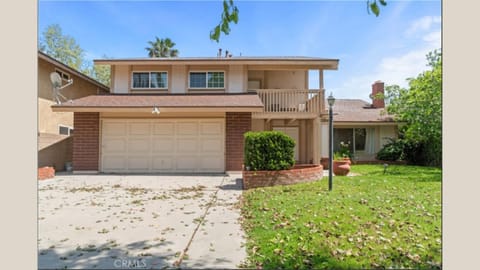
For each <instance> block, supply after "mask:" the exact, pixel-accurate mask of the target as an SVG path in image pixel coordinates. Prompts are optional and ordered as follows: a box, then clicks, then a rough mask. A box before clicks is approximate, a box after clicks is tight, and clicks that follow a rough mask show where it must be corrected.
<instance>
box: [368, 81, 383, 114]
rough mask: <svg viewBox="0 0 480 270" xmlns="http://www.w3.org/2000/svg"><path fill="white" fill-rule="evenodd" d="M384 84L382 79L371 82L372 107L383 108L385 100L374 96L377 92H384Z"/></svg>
mask: <svg viewBox="0 0 480 270" xmlns="http://www.w3.org/2000/svg"><path fill="white" fill-rule="evenodd" d="M384 87H385V84H384V83H383V82H382V81H376V82H374V83H373V84H372V94H371V96H370V97H371V98H372V107H374V108H385V100H384V98H383V96H382V97H377V98H375V96H376V95H378V94H382V95H383V94H385V91H384Z"/></svg>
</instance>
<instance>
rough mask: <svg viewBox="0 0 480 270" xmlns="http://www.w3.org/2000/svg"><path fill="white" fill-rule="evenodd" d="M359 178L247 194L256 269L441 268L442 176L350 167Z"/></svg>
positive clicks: (250, 263)
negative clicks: (329, 188)
mask: <svg viewBox="0 0 480 270" xmlns="http://www.w3.org/2000/svg"><path fill="white" fill-rule="evenodd" d="M352 173H353V174H355V175H356V176H351V177H334V179H333V191H331V192H329V191H328V177H324V178H323V179H322V180H321V181H318V182H314V183H305V184H297V185H291V186H276V187H269V188H258V189H252V190H248V191H245V192H244V194H243V200H242V206H241V207H242V216H243V226H244V229H245V231H246V234H247V238H248V240H247V252H248V260H247V262H246V264H245V267H251V268H260V267H261V268H266V269H278V268H286V269H293V268H302V269H312V268H316V269H318V268H330V269H331V268H356V269H358V268H361V269H365V268H396V269H398V268H429V269H431V268H441V252H442V250H441V244H442V243H441V237H442V231H441V224H442V213H441V202H442V201H441V179H442V172H441V170H440V169H437V168H426V167H414V166H394V165H391V166H389V167H388V169H387V172H386V174H384V169H383V166H382V165H353V166H352Z"/></svg>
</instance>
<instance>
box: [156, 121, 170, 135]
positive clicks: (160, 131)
mask: <svg viewBox="0 0 480 270" xmlns="http://www.w3.org/2000/svg"><path fill="white" fill-rule="evenodd" d="M153 135H170V136H174V135H175V123H174V122H167V123H154V124H153Z"/></svg>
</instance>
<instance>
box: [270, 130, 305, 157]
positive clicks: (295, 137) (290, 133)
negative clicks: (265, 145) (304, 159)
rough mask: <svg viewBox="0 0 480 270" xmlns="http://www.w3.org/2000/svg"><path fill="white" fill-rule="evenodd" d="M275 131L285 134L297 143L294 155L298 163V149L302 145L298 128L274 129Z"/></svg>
mask: <svg viewBox="0 0 480 270" xmlns="http://www.w3.org/2000/svg"><path fill="white" fill-rule="evenodd" d="M273 130H275V131H280V132H283V133H285V134H287V135H288V136H290V137H291V138H292V139H293V140H294V141H295V148H293V153H294V156H295V160H296V161H298V160H299V159H298V147H299V143H300V140H299V132H298V127H273Z"/></svg>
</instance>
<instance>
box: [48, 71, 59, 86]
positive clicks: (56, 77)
mask: <svg viewBox="0 0 480 270" xmlns="http://www.w3.org/2000/svg"><path fill="white" fill-rule="evenodd" d="M50 81H51V82H52V85H53V87H54V88H59V87H61V86H62V78H60V75H59V74H58V73H57V72H52V73H50Z"/></svg>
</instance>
